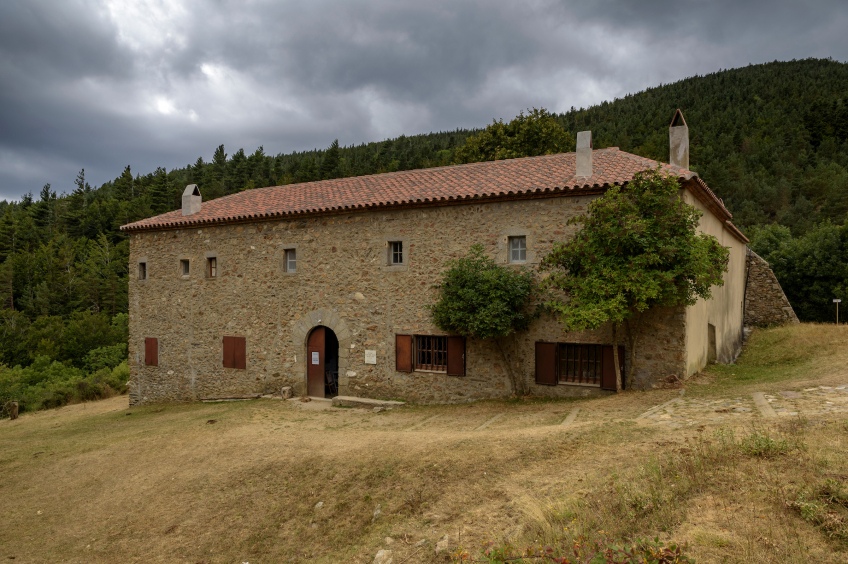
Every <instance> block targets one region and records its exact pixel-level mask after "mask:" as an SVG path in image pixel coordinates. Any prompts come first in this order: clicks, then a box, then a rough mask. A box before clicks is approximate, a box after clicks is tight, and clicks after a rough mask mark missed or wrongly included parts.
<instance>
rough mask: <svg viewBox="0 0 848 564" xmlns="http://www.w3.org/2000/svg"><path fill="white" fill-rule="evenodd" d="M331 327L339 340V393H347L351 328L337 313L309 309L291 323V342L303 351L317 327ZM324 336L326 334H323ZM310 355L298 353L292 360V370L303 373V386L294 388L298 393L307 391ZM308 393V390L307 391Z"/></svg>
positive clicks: (323, 309)
mask: <svg viewBox="0 0 848 564" xmlns="http://www.w3.org/2000/svg"><path fill="white" fill-rule="evenodd" d="M321 326H323V327H325V328H326V329H331V330H332V331H333V333H335V336H336V338H337V339H338V341H339V348H338V355H339V356H338V358H339V393H341V394H342V395H345V394H347V393H348V389H349V384H350V379H349V376H348V358H349V355H350V350H351V346H352V345H351V335H352V334H351V330H350V328H349V327H348V326H347V323H345V321H344V320H343V319H342V318H341V316H339V314H338V313H337V312H336V311H335V310H333V309H331V308H322V309H316V310H313V311H310V312H309V313H305V314H303V315H301V316H300V318H299V319H297V320H296V321H295V322H294V323H292V331H291V339H292V341H291V343H292V345H293V347H294V349H295V350H298V351H304V352H306V349H308V341H309V336H310V335H311V334H312V330H313V329H316V328H317V327H321ZM325 336H326V335H325ZM310 357H311V355H309V354H308V353H307V354H298V355H297V356H296V357H295V361H294V370H296V371H297V373H299V374H302V375H303V380H302V382H303V384H301V385H302V386H303V387H302V388H300V387H298V389H297V390H296V393H298V394H300V393H303V392H307V370H308V368H309V363H310V362H311V360H312V359H311V358H310ZM307 393H308V392H307Z"/></svg>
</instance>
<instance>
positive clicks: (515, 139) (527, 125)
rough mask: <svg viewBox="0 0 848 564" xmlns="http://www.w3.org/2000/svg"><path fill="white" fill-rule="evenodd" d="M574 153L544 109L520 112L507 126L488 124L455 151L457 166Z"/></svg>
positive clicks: (566, 135) (565, 135) (565, 134)
mask: <svg viewBox="0 0 848 564" xmlns="http://www.w3.org/2000/svg"><path fill="white" fill-rule="evenodd" d="M572 150H574V138H573V137H572V136H571V134H570V133H569V132H568V131H566V130H565V128H564V127H563V126H562V125H561V124H560V122H559V121H558V120H557V118H556V117H555V116H553V115H552V114H550V113H548V111H547V110H545V109H544V108H542V109H537V108H533V109H532V110H530V111H529V112H528V113H527V114H525V113H524V112H521V113H519V114H518V116H517V117H516V118H515V119H513V120H512V121H511V122H509V123H506V124H505V123H504V122H503V121H502V120H501V121H495V122H492V124H491V125H490V126H489V127H487V128H486V129H484V130H483V131H481V132H480V133H478V134H477V135H472V136H471V137H469V138H468V139H466V141H465V145H464V146H463V147H460V148H459V149H458V150H457V152H456V161H457V162H458V163H474V162H480V161H496V160H501V159H515V158H518V157H536V156H539V155H552V154H555V153H565V152H568V151H572Z"/></svg>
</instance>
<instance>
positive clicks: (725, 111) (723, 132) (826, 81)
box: [0, 60, 848, 408]
mask: <svg viewBox="0 0 848 564" xmlns="http://www.w3.org/2000/svg"><path fill="white" fill-rule="evenodd" d="M676 108H681V109H682V110H683V112H684V115H685V118H686V120H687V122H688V124H689V129H690V137H691V146H692V150H691V159H690V162H691V163H692V168H693V169H695V170H696V171H698V173H699V174H700V175H701V177H702V178H704V179H705V180H706V182H707V183H708V184H709V185H710V186H711V187H712V188H713V189H714V190H715V192H716V193H717V194H718V195H719V196H720V197H722V198H723V199H724V202H725V204H726V205H727V207H728V208H729V209H730V210H731V211H732V212H733V213H734V215H735V218H734V221H735V222H736V223H737V225H739V226H740V227H741V228H742V229H743V230H745V231H746V232H747V233H749V234H750V235H752V237H753V243H752V245H753V246H754V248H755V249H756V250H757V251H758V252H760V254H762V255H763V256H764V257H765V258H766V259H767V260H770V261H771V262H772V265H773V267H774V269H775V272H776V273H777V275H778V277H779V278H780V279H781V282H782V283H783V285H784V288H785V289H786V291H787V294H788V295H789V298H790V300H791V301H792V302H793V305H795V307H796V309H797V310H798V314H799V316H800V317H801V318H802V319H805V320H831V319H832V310H831V307H832V304H831V302H830V300H831V298H833V297H843V298H848V296H844V295H842V294H844V293H845V291H846V290H848V287H846V286H848V284H846V280H848V226H846V225H845V224H846V219H848V64H844V63H839V62H835V61H831V60H804V61H792V62H785V63H778V62H775V63H769V64H764V65H754V66H749V67H745V68H741V69H734V70H727V71H720V72H717V73H713V74H710V75H707V76H696V77H692V78H688V79H685V80H682V81H680V82H676V83H674V84H667V85H662V86H658V87H656V88H651V89H648V90H646V91H644V92H639V93H637V94H632V95H628V96H626V97H624V98H621V99H616V100H613V101H610V102H604V103H603V104H600V105H598V106H593V107H591V108H588V109H572V110H571V111H569V112H567V113H565V114H562V115H555V116H553V117H554V118H555V120H556V121H558V122H559V124H561V125H562V127H563V130H564V131H563V132H561V134H559V133H558V134H556V135H555V136H554V137H555V138H556V141H555V142H553V143H552V145H551V146H553V147H555V148H556V150H562V149H565V150H573V139H574V137H575V136H576V132H577V131H581V130H586V129H591V130H592V132H593V139H594V144H595V147H596V148H602V147H607V146H613V145H615V146H618V147H620V148H621V149H623V150H625V151H630V152H633V153H636V154H639V155H643V156H646V157H651V158H655V159H659V160H663V161H667V159H668V125H669V121H670V120H671V117H672V115H673V112H674V110H675V109H676ZM538 115H539V113H538V112H536V111H530V112H528V114H527V115H526V116H524V115H522V116H520V117H519V118H518V119H517V120H514V121H513V122H510V123H508V124H502V123H499V122H498V123H494V124H492V125H491V126H489V127H488V128H487V129H486V130H485V131H484V132H483V135H494V136H495V137H496V139H495V141H497V138H498V137H497V136H501V137H500V138H501V139H503V138H505V137H504V136H509V135H515V136H516V137H515V138H514V139H518V141H516V142H517V143H518V144H519V145H521V144H524V145H528V144H532V143H533V142H534V141H533V139H534V137H533V135H532V133H533V132H532V131H531V132H529V133H530V134H528V131H527V124H528V123H530V124H531V126H532V120H531V119H530V118H531V117H532V116H538ZM480 133H481V131H480V130H478V131H466V130H456V131H452V132H440V133H430V134H423V135H414V136H409V137H406V136H401V137H399V138H396V139H389V140H386V141H382V142H375V143H367V144H361V145H356V146H349V147H341V146H339V144H338V143H337V142H334V143H333V144H332V145H331V146H330V147H328V148H326V149H322V150H318V149H315V150H311V151H304V152H297V153H291V154H277V155H274V156H272V155H266V154H265V152H264V148H263V147H259V148H258V149H256V150H255V151H253V152H252V153H250V154H248V153H246V152H245V151H244V150H243V149H238V150H236V151H234V152H233V153H232V154H230V155H228V154H227V152H226V149H225V147H224V146H223V145H221V146H219V147H217V149H215V151H214V155H213V158H212V161H211V162H208V163H207V162H205V161H204V160H203V159H202V158H198V159H197V161H196V162H195V163H193V164H189V165H187V166H186V167H184V168H180V169H174V170H171V171H166V170H165V169H163V168H158V169H156V170H155V171H152V172H150V171H132V170H131V168H130V166H126V167H125V168H124V169H123V172H121V173H120V174H118V176H117V177H116V178H115V179H114V180H113V181H110V182H107V183H105V184H103V185H102V186H100V187H98V188H93V187H91V186H90V185H89V184H88V183H87V182H86V180H85V173H84V170H81V171H80V173H79V175H78V176H77V178H76V179H75V180H74V185H75V189H74V190H73V191H72V193H70V194H57V193H56V191H55V190H54V189H52V188H51V186H50V185H47V186H44V187H41V188H38V187H34V191H35V192H36V194H37V195H36V196H35V197H33V196H32V195H26V196H24V197H23V198H22V200H21V201H20V202H6V201H2V202H0V364H4V365H5V366H6V367H14V366H16V365H19V366H20V368H18V369H15V370H17V372H16V371H15V370H13V369H11V368H5V369H4V368H2V366H0V403H1V402H2V400H3V397H10V395H17V396H21V395H22V394H23V391H22V390H23V388H20V387H17V388H15V387H14V386H17V385H18V384H14V385H13V384H12V383H10V382H19V381H20V379H21V378H24V379H28V380H27V381H28V382H30V384H27V385H28V386H29V388H27V389H30V388H32V387H33V386H36V387H37V386H38V385H40V384H39V382H41V380H39V378H40V377H39V376H38V370H36V369H35V368H33V367H32V366H31V365H32V364H33V363H34V362H35V361H36V360H38V362H37V363H36V366H37V367H42V368H43V369H44V370H46V368H44V367H53V368H51V369H52V370H54V371H58V373H60V374H65V372H62V371H63V370H65V371H66V372H67V371H72V373H71V372H67V374H65V376H62V377H63V378H65V381H66V382H67V386H65V388H62V390H61V391H60V392H56V393H57V394H59V395H58V397H56V398H54V399H53V400H50V401H55V402H58V403H61V401H62V398H65V399H67V398H72V397H74V394H77V395H79V393H80V389H82V390H83V392H84V393H100V392H98V391H97V390H106V388H104V386H105V385H106V384H103V382H105V381H106V372H104V371H108V370H112V371H113V372H114V371H115V370H117V371H118V372H119V373H120V374H123V372H122V370H123V369H122V368H121V367H120V362H121V360H122V359H123V358H125V354H126V315H125V313H126V309H127V259H128V243H127V240H126V237H125V236H124V235H123V234H122V233H121V232H120V231H119V230H118V227H119V226H120V225H122V224H125V223H129V222H131V221H134V220H137V219H141V218H143V217H147V216H150V215H153V214H157V213H161V212H165V211H169V210H172V209H176V208H178V207H179V204H180V195H181V193H182V190H183V188H184V187H185V185H186V184H191V183H196V184H198V185H199V186H200V189H201V191H202V193H203V197H204V199H205V200H209V199H212V198H216V197H220V196H223V195H226V194H232V193H234V192H238V191H241V190H249V189H251V188H256V187H263V186H272V185H281V184H291V183H294V182H305V181H311V180H319V179H327V178H336V177H341V176H355V175H362V174H372V173H379V172H389V171H395V170H406V169H413V168H423V167H431V166H440V165H447V164H452V163H455V162H468V161H470V160H475V159H478V160H479V159H485V158H502V157H505V156H506V157H510V156H519V155H521V154H534V151H538V148H535V149H534V148H533V147H531V146H525V147H518V148H515V147H510V148H509V150H507V151H494V152H489V153H487V152H486V151H485V150H482V149H485V146H484V145H485V143H483V142H481V137H480V136H479V135H478V136H477V137H473V138H472V139H471V141H469V138H470V137H472V136H473V135H475V134H480ZM511 139H512V138H511ZM488 141H491V139H489V140H488ZM481 148H482V149H481ZM207 149H209V148H207ZM201 150H203V149H202V148H198V151H201ZM491 155H494V157H492V156H491ZM127 160H128V161H131V160H132V156H131V155H128V156H127ZM119 170H120V168H118V169H117V170H116V173H117V172H118V171H119ZM140 172H141V173H140ZM60 180H61V179H60ZM802 264H803V265H806V266H802ZM838 292H842V294H838ZM831 294H832V295H831ZM116 366H117V367H118V368H115V367H116ZM27 367H29V368H27ZM27 370H29V371H30V372H28V373H26V374H24V372H26V371H27ZM98 371H99V373H100V379H99V380H97V382H94V383H92V382H89V384H84V385H83V384H80V382H82V381H84V380H85V379H86V378H88V380H85V381H90V380H91V378H92V377H93V376H92V375H93V374H95V373H98ZM13 373H14V374H13ZM120 374H118V376H120ZM15 375H16V376H15ZM116 377H117V376H116ZM95 380H96V379H95ZM111 381H112V384H111V387H114V386H116V385H117V384H115V381H114V379H113V380H111ZM4 382H5V384H4ZM101 384H103V385H101ZM92 390H94V391H92ZM54 391H55V390H54ZM42 392H43V393H42ZM42 392H39V393H40V394H41V395H38V394H36V395H35V396H33V398H35V399H31V400H30V402H31V404H32V405H30V406H29V407H30V408H32V407H35V404H36V403H38V402H39V401H42V400H43V398H44V397H45V394H47V395H50V394H51V393H53V391H50V392H49V393H48V391H42ZM104 393H108V390H106V391H105V392H104ZM51 397H52V396H51ZM37 398H42V400H38V399H37ZM50 401H47V403H50ZM42 403H43V401H42Z"/></svg>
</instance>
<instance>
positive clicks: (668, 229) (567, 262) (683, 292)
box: [541, 169, 728, 383]
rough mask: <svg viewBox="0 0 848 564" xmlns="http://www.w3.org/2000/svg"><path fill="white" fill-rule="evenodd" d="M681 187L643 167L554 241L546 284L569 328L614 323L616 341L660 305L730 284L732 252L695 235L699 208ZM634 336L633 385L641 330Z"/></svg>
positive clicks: (691, 299)
mask: <svg viewBox="0 0 848 564" xmlns="http://www.w3.org/2000/svg"><path fill="white" fill-rule="evenodd" d="M679 192H680V184H679V183H678V181H677V179H676V178H674V177H673V176H668V175H664V174H662V173H661V172H660V170H659V169H655V170H648V171H644V172H640V173H638V174H636V175H635V177H634V178H633V180H632V181H631V182H628V183H627V184H626V185H625V186H623V187H621V186H613V187H611V188H610V189H609V190H607V192H606V193H604V194H603V195H602V196H600V197H598V198H597V199H595V200H593V201H592V202H591V203H590V204H589V206H588V213H587V214H586V215H583V216H579V217H577V218H575V219H574V220H572V222H574V223H577V224H579V225H580V228H579V229H578V231H577V233H575V235H574V237H573V238H571V239H570V240H568V241H564V242H559V243H556V244H554V247H553V249H552V250H551V252H550V253H549V254H548V255H546V256H545V257H544V258H543V259H542V263H541V267H542V269H543V270H545V271H547V272H548V273H549V275H548V277H547V278H546V279H545V281H544V282H543V287H544V288H545V289H546V290H547V291H548V292H550V295H549V298H548V299H547V301H546V305H547V307H549V308H550V309H551V310H552V311H553V312H555V313H556V314H557V315H558V316H559V319H560V320H561V322H562V324H563V325H564V326H565V328H566V329H567V330H583V329H596V328H598V327H600V326H602V325H604V324H607V323H610V324H612V326H613V335H614V339H615V335H617V329H618V327H619V326H620V325H621V324H625V323H627V322H628V321H630V320H631V319H634V318H636V316H638V314H640V313H642V312H645V311H647V310H648V309H650V308H653V307H657V306H677V305H692V304H694V303H695V302H696V301H697V300H698V298H705V299H707V298H709V297H710V295H711V288H712V287H713V286H721V285H722V284H723V283H724V279H723V274H724V272H725V271H726V269H727V260H728V250H727V249H726V248H724V247H722V246H721V245H720V244H719V242H718V240H717V239H716V238H715V237H713V236H711V235H706V234H703V233H698V232H697V227H698V218H699V217H700V216H701V212H699V211H698V210H697V209H695V208H694V207H692V206H690V205H689V204H687V203H686V202H684V201H683V200H682V199H681V198H680V194H679ZM628 333H629V334H628V339H629V341H630V345H631V346H630V359H631V362H630V370H629V374H630V375H631V377H630V378H629V379H628V380H629V381H630V382H631V383H632V381H633V379H632V375H633V373H634V366H633V359H634V358H635V355H634V350H635V333H633V332H630V331H628ZM616 340H617V339H616ZM614 351H617V347H614ZM615 356H616V373H617V374H619V371H618V369H617V368H618V359H617V352H616V353H615ZM619 376H620V374H619Z"/></svg>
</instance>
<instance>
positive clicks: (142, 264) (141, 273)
mask: <svg viewBox="0 0 848 564" xmlns="http://www.w3.org/2000/svg"><path fill="white" fill-rule="evenodd" d="M148 275H149V273H148V270H147V259H145V260H140V261H138V279H139V280H141V281H144V280H147V277H148Z"/></svg>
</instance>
